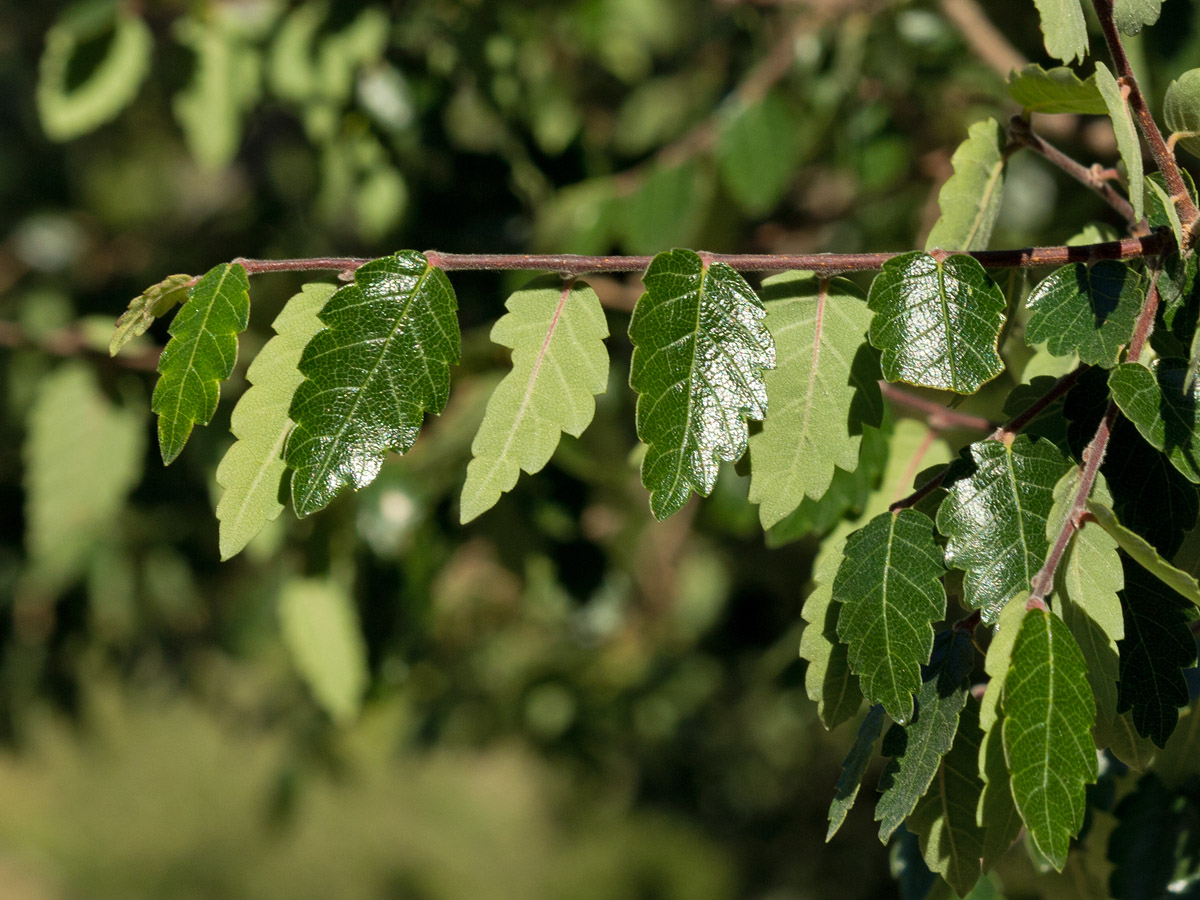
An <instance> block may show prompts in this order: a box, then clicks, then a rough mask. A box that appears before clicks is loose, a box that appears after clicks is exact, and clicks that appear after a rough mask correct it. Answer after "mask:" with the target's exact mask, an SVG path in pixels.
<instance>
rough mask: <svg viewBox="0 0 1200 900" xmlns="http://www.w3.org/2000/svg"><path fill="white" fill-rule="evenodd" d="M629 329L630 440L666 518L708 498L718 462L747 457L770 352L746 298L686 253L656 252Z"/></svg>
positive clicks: (721, 267) (733, 282) (658, 513)
mask: <svg viewBox="0 0 1200 900" xmlns="http://www.w3.org/2000/svg"><path fill="white" fill-rule="evenodd" d="M642 281H643V283H644V284H645V286H646V293H644V294H642V296H641V298H640V299H639V300H638V302H637V306H636V307H635V308H634V310H633V318H632V319H631V321H630V323H629V337H630V340H631V341H632V342H633V358H632V359H631V361H630V367H629V384H630V387H632V388H633V389H634V390H635V391H637V392H638V402H637V431H638V437H639V438H641V440H642V441H644V442H645V443H646V444H648V445H649V446H648V447H647V450H646V456H645V458H644V459H643V460H642V484H644V485H645V486H646V488H647V489H649V491H650V508H651V510H652V511H653V512H654V515H655V517H657V518H659V519H665V518H666V517H667V516H669V515H671V513H673V512H675V511H677V510H678V509H679V508H680V507H682V506H683V504H684V503H685V502H686V501H687V499H688V496H689V495H690V494H691V492H692V491H693V490H695V491H697V492H698V493H700V494H703V495H705V496H707V495H708V494H709V493H710V492H711V491H712V489H713V485H714V484H715V483H716V480H717V469H718V466H719V464H720V462H721V461H722V460H727V461H730V462H734V461H736V460H738V459H740V458H741V456H742V454H743V453H745V452H746V444H747V440H748V433H747V427H746V420H747V419H748V418H754V419H761V418H763V416H764V415H765V414H766V410H767V391H766V384H765V381H764V379H763V370H764V369H771V368H774V366H775V346H774V343H773V342H772V340H771V335H770V332H768V331H767V329H766V327H765V326H764V325H763V323H762V319H763V317H764V316H765V315H766V312H765V311H764V310H763V308H762V304H761V303H760V302H759V299H758V297H756V296H755V294H754V291H752V290H751V289H750V286H749V285H748V284H746V282H745V280H744V279H743V278H742V276H740V275H739V274H738V273H737V272H736V271H734V270H733V269H731V268H730V267H729V266H727V265H725V264H724V263H712V264H711V265H706V264H705V262H704V260H702V259H701V258H700V255H699V254H697V253H694V252H693V251H691V250H671V251H668V252H666V253H660V254H659V255H658V256H656V257H655V258H654V261H653V262H651V263H650V267H649V268H648V269H647V270H646V274H645V276H644V277H643V279H642Z"/></svg>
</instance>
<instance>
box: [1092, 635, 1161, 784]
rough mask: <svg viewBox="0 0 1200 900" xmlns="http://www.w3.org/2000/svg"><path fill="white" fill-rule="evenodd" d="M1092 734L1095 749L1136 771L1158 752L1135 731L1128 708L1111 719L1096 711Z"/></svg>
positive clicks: (1140, 769)
mask: <svg viewBox="0 0 1200 900" xmlns="http://www.w3.org/2000/svg"><path fill="white" fill-rule="evenodd" d="M1122 628H1124V625H1122ZM1092 736H1093V737H1094V738H1095V740H1096V747H1097V749H1100V750H1104V749H1107V750H1108V752H1109V753H1111V754H1112V755H1113V756H1115V757H1116V758H1117V759H1119V760H1120V761H1121V762H1123V763H1125V765H1127V766H1129V768H1131V769H1133V770H1134V771H1137V772H1144V771H1146V769H1147V768H1149V766H1150V764H1151V763H1153V762H1154V760H1155V758H1156V757H1157V756H1158V753H1159V750H1158V748H1157V747H1155V746H1154V742H1153V741H1150V740H1149V739H1147V738H1144V737H1142V736H1141V735H1140V734H1138V733H1137V728H1136V727H1135V726H1134V724H1133V715H1132V714H1131V713H1130V712H1129V711H1128V710H1126V711H1125V712H1123V713H1121V714H1120V715H1119V716H1116V717H1114V718H1111V719H1110V718H1108V717H1107V716H1106V715H1105V714H1104V713H1103V712H1097V713H1096V727H1095V728H1093V729H1092Z"/></svg>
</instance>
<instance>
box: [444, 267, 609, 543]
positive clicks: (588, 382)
mask: <svg viewBox="0 0 1200 900" xmlns="http://www.w3.org/2000/svg"><path fill="white" fill-rule="evenodd" d="M505 305H506V306H507V308H508V313H506V314H505V315H504V316H503V317H501V318H500V320H499V321H498V322H496V325H495V326H494V327H493V328H492V340H493V341H495V342H496V343H497V344H501V345H502V346H505V347H509V348H510V349H511V350H512V351H513V354H512V371H511V372H509V374H508V375H506V376H505V378H504V380H503V381H501V382H500V384H499V385H497V387H496V390H495V391H494V392H493V393H492V396H491V398H490V399H489V400H488V405H487V411H486V412H485V413H484V416H483V422H482V423H481V424H480V426H479V431H478V432H477V433H476V435H475V440H474V442H473V443H472V444H471V453H472V454H473V459H472V460H471V462H470V464H469V465H468V466H467V480H466V483H465V484H464V485H463V489H462V501H461V504H460V516H461V520H462V521H463V522H469V521H471V519H474V518H475V517H476V516H478V515H480V514H481V513H483V512H484V511H486V510H488V509H491V508H492V507H493V506H495V505H496V502H497V501H498V500H499V499H500V496H501V494H503V493H504V492H506V491H510V490H512V488H513V486H514V485H515V484H516V483H517V478H518V476H519V475H520V472H521V470H522V469H524V470H525V471H526V472H528V473H530V474H533V473H534V472H540V471H541V470H542V468H543V467H544V466H545V465H546V463H548V462H549V461H550V457H551V456H552V455H553V454H554V450H555V448H556V447H557V446H558V441H559V434H560V433H561V432H566V433H567V434H570V435H574V436H575V437H579V435H581V434H583V431H584V429H585V428H587V426H588V424H589V423H590V422H591V421H592V415H593V413H594V412H595V409H596V402H595V400H594V399H593V395H594V394H602V393H604V389H605V387H606V385H607V384H608V351H607V350H606V349H605V347H604V338H606V337H608V325H607V324H606V322H605V320H604V310H603V309H602V308H601V306H600V298H599V297H597V296H596V292H595V291H593V290H592V289H591V288H590V287H588V286H587V285H586V284H583V283H582V282H568V283H566V284H564V283H563V281H562V279H560V278H558V277H557V276H546V277H543V278H539V279H536V280H534V281H532V282H530V283H529V284H528V285H526V286H525V287H523V288H521V289H520V290H519V291H517V292H516V293H514V294H513V295H512V296H511V297H509V298H508V302H507V303H506V304H505Z"/></svg>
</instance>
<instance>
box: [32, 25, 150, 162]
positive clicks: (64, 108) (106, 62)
mask: <svg viewBox="0 0 1200 900" xmlns="http://www.w3.org/2000/svg"><path fill="white" fill-rule="evenodd" d="M106 35H111V37H110V38H109V40H108V42H107V46H106V47H105V49H104V55H103V57H102V58H101V59H100V61H99V62H98V63H96V64H95V65H94V67H93V68H91V70H90V73H89V74H88V76H87V78H86V80H84V81H83V82H82V83H81V84H77V85H72V84H71V83H70V81H71V76H72V72H73V70H74V69H75V61H76V57H77V56H78V55H81V54H82V52H83V49H82V48H83V47H84V46H85V45H88V44H91V43H92V42H93V41H96V40H97V39H103V38H104V37H105V36H106ZM153 49H154V38H153V36H152V35H151V33H150V28H149V26H147V25H146V23H145V22H144V21H143V20H142V18H141V16H138V15H136V14H134V13H133V12H132V11H131V9H130V7H129V4H124V3H122V4H119V5H118V4H117V3H115V2H102V3H86V4H85V3H77V4H73V5H71V6H69V7H68V8H67V9H66V11H65V12H64V13H63V14H62V16H61V17H60V18H59V19H58V21H57V22H55V23H54V24H53V25H52V26H51V27H50V29H49V31H47V32H46V46H45V48H44V49H43V51H42V60H41V63H40V65H39V67H38V85H37V108H38V115H39V116H40V118H41V120H42V128H43V130H45V132H46V136H47V137H49V138H50V139H51V140H54V141H69V140H72V139H73V138H77V137H79V136H80V135H84V134H87V133H88V132H89V131H93V130H95V129H96V128H98V127H100V126H101V125H103V124H104V123H105V122H107V121H109V120H110V119H114V118H116V116H117V114H118V113H120V112H121V110H123V109H124V108H125V107H126V106H128V105H129V104H130V103H131V102H133V98H134V97H136V96H137V92H138V89H139V88H140V87H141V86H142V82H143V81H144V80H145V79H146V75H147V73H148V72H149V71H150V55H151V52H152V51H153Z"/></svg>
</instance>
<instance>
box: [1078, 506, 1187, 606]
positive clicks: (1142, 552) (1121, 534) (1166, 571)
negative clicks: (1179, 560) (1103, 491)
mask: <svg viewBox="0 0 1200 900" xmlns="http://www.w3.org/2000/svg"><path fill="white" fill-rule="evenodd" d="M1087 508H1088V512H1089V513H1090V514H1091V515H1092V517H1093V518H1094V519H1095V520H1096V521H1097V522H1098V523H1099V524H1100V527H1101V528H1103V529H1104V530H1105V531H1107V532H1108V533H1109V534H1110V535H1112V536H1113V538H1114V539H1115V540H1116V542H1117V544H1118V546H1120V548H1121V549H1122V550H1124V551H1125V552H1126V553H1128V554H1129V556H1130V557H1131V558H1132V559H1133V560H1134V561H1135V562H1136V563H1138V565H1140V566H1141V567H1142V568H1144V569H1145V570H1146V571H1147V572H1149V573H1150V574H1151V575H1153V576H1154V577H1155V578H1157V579H1158V580H1159V581H1161V582H1162V583H1163V584H1165V585H1166V586H1167V587H1169V588H1170V589H1171V590H1172V591H1174V592H1176V593H1177V594H1179V595H1181V596H1182V597H1183V598H1184V599H1186V600H1190V601H1191V602H1192V603H1195V604H1196V605H1197V606H1200V583H1197V581H1196V579H1195V578H1194V577H1193V576H1192V575H1189V574H1188V573H1187V572H1183V571H1181V570H1179V569H1177V568H1175V567H1174V566H1173V565H1171V564H1170V563H1169V562H1167V561H1166V560H1165V559H1163V558H1162V556H1160V555H1159V553H1158V550H1156V549H1155V548H1154V547H1153V546H1151V544H1150V543H1149V542H1148V541H1147V540H1146V539H1145V538H1143V537H1142V536H1141V535H1139V534H1135V533H1134V532H1132V531H1130V530H1129V529H1128V528H1126V527H1125V526H1124V525H1122V524H1121V523H1120V522H1119V521H1117V517H1116V514H1115V513H1113V511H1112V510H1111V509H1109V508H1108V507H1107V506H1105V505H1104V504H1103V503H1102V502H1098V501H1097V500H1095V499H1092V500H1089V501H1088V506H1087Z"/></svg>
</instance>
